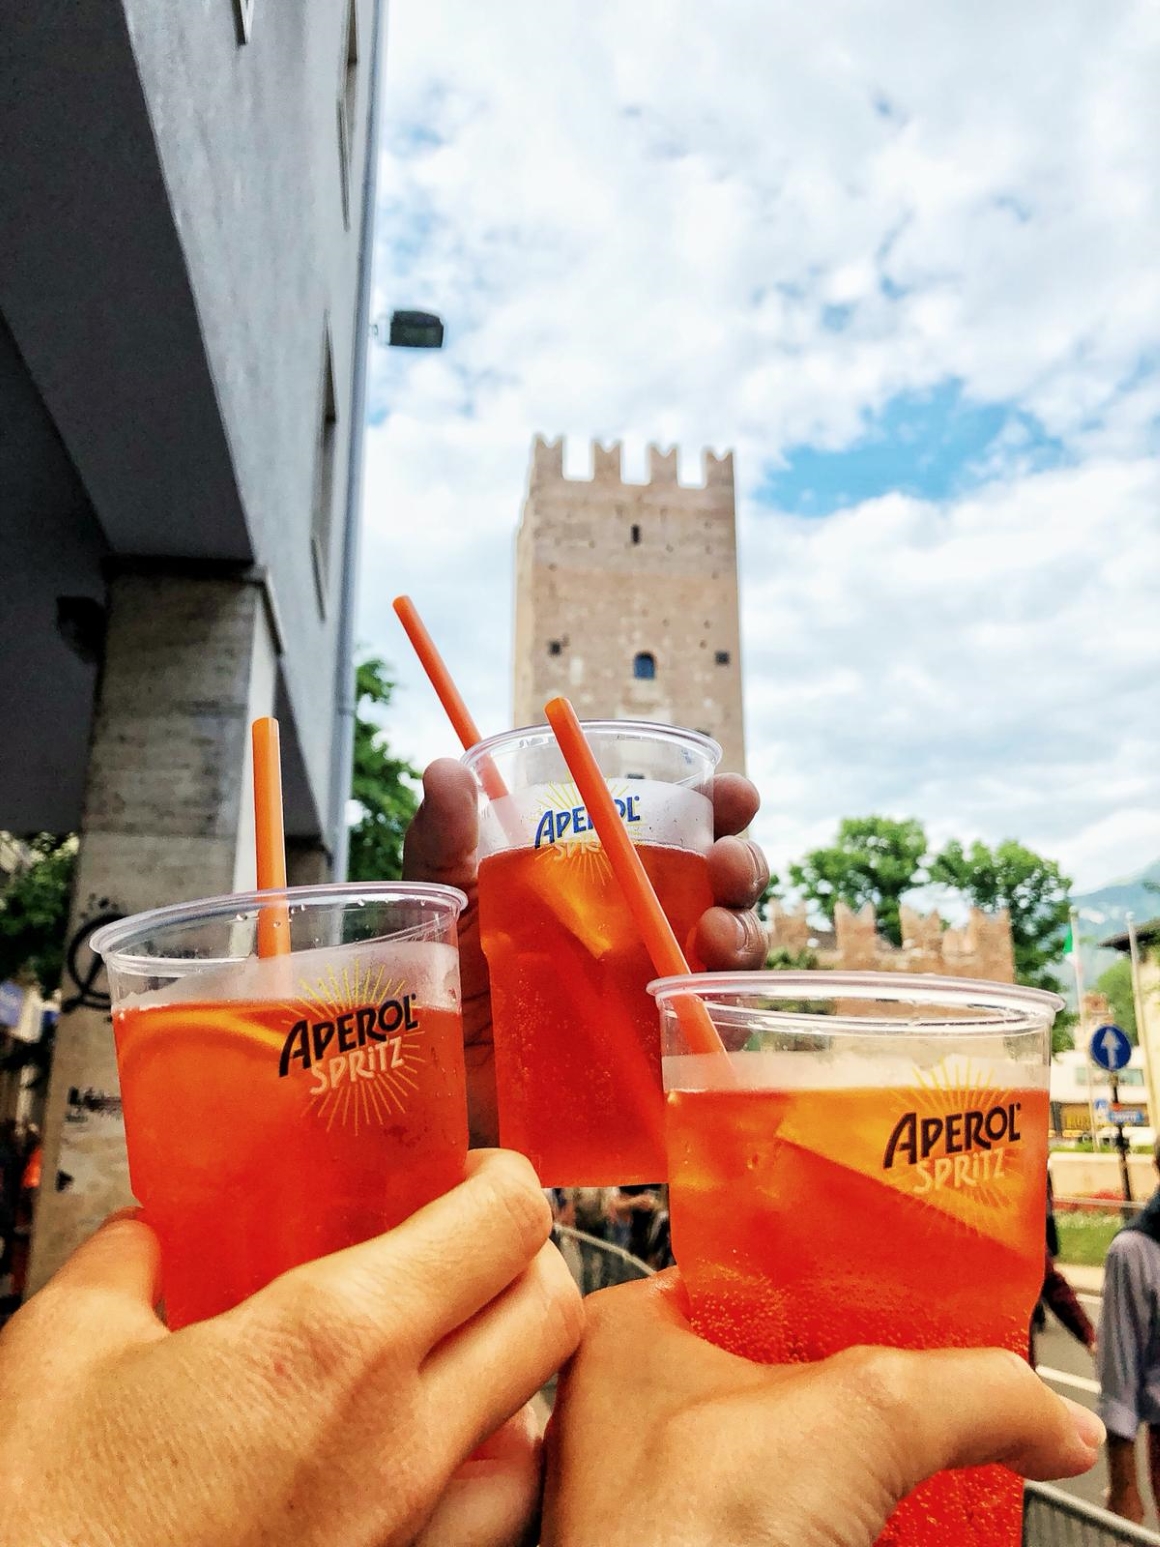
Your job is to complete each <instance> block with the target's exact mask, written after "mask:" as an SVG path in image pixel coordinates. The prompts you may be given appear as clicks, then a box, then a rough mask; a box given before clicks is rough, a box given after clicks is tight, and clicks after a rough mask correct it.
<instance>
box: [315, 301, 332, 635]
mask: <svg viewBox="0 0 1160 1547" xmlns="http://www.w3.org/2000/svg"><path fill="white" fill-rule="evenodd" d="M320 398H321V413H320V415H319V426H318V441H317V444H316V446H315V451H314V511H313V514H312V517H311V523H310V551H311V556H312V558H313V560H314V584H315V588H316V590H317V592H318V609H319V611H320V612H322V613H323V614H325V612H326V601H327V595H328V593H329V587H330V548H331V541H332V538H333V535H334V457H335V441H336V434H337V429H338V409H337V407H336V405H335V395H334V358H333V355H332V353H331V347H330V328H329V326H327V328H326V331H325V336H324V339H323V347H322V383H321V392H320Z"/></svg>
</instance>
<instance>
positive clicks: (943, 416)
mask: <svg viewBox="0 0 1160 1547" xmlns="http://www.w3.org/2000/svg"><path fill="white" fill-rule="evenodd" d="M1063 458H1064V447H1063V444H1062V442H1060V441H1058V440H1056V439H1055V438H1054V437H1052V436H1049V435H1048V434H1046V432H1045V431H1044V429H1043V427H1042V425H1040V423H1039V421H1038V420H1037V419H1036V418H1035V417H1034V415H1032V414H1028V413H1025V412H1023V411H1022V410H1020V409H1018V408H1015V407H1014V406H1013V405H1012V404H1010V403H975V402H972V401H970V400H969V399H965V398H964V397H963V394H962V385H961V383H960V382H958V381H955V380H950V381H945V382H942V383H940V385H939V386H937V387H935V388H933V389H931V390H929V391H926V392H901V393H899V394H898V395H897V396H896V397H893V398H891V399H890V401H889V402H888V403H887V404H886V406H885V407H884V408H883V409H882V410H881V411H880V412H879V413H877V414H873V415H868V416H867V419H866V429H865V432H864V433H863V434H862V435H861V436H860V437H859V438H858V439H857V440H856V441H854V442H853V443H852V444H851V445H849V446H846V447H844V448H843V449H842V450H840V451H826V450H821V449H819V448H817V447H814V446H792V447H790V448H788V449H787V451H786V453H785V465H784V466H782V467H777V468H772V469H770V471H769V472H768V473H767V474H766V477H765V480H764V482H763V484H762V486H761V489H760V491H759V494H758V498H759V499H760V500H761V501H762V503H764V504H767V505H775V506H776V507H777V508H778V509H779V510H788V511H792V512H793V513H794V514H795V515H803V516H828V515H830V514H831V513H832V512H833V511H835V510H841V509H843V508H845V507H846V506H848V505H857V504H860V503H861V502H862V501H863V500H869V499H876V498H877V497H879V496H880V495H883V494H891V493H901V494H910V495H914V496H916V497H917V498H920V499H928V500H942V499H947V498H949V497H950V496H952V495H956V494H960V493H962V492H963V491H964V490H966V489H969V488H972V487H975V486H977V485H978V484H980V483H984V482H986V481H987V480H988V479H989V478H991V477H993V476H995V474H996V473H997V472H999V471H1001V470H1002V468H1003V466H1005V465H1009V464H1010V461H1011V460H1012V459H1016V460H1018V461H1019V463H1020V464H1021V466H1023V467H1024V468H1026V467H1028V466H1031V467H1033V468H1035V469H1039V468H1043V467H1051V466H1055V465H1056V464H1058V463H1059V462H1061V461H1062V460H1063Z"/></svg>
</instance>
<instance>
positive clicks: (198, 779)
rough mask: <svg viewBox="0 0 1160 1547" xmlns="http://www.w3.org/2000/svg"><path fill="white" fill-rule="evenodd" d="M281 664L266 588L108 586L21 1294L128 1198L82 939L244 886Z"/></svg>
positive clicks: (105, 1007) (190, 580) (96, 991)
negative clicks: (101, 928) (258, 723)
mask: <svg viewBox="0 0 1160 1547" xmlns="http://www.w3.org/2000/svg"><path fill="white" fill-rule="evenodd" d="M276 662H277V649H276V641H275V635H274V632H273V627H272V619H271V615H270V612H269V610H268V607H267V605H266V600H265V593H264V588H263V586H262V584H261V583H260V581H255V580H252V579H246V578H234V577H228V578H219V577H214V578H204V577H201V576H197V577H191V576H189V575H157V574H123V575H120V576H118V577H117V578H115V579H114V580H113V581H112V582H111V584H110V588H109V612H108V631H107V636H106V646H105V660H104V666H103V670H102V675H101V682H100V688H99V691H98V696H97V709H96V716H95V720H94V727H93V738H92V744H91V747H90V752H89V768H88V781H87V785H86V790H85V803H84V814H83V817H82V823H81V846H80V853H79V856H78V862H77V880H76V889H75V892H74V895H73V904H72V914H71V918H70V923H69V934H68V949H67V955H66V966H65V974H64V981H63V983H62V986H61V994H62V1000H63V1003H62V1013H61V1017H60V1022H59V1025H58V1028H57V1043H56V1055H55V1059H54V1063H53V1071H52V1080H51V1084H50V1087H49V1095H48V1105H47V1110H46V1114H45V1154H44V1179H43V1182H42V1185H41V1192H40V1199H39V1204H38V1207H37V1213H36V1221H35V1230H34V1235H33V1243H32V1259H31V1264H30V1270H29V1289H30V1290H34V1289H36V1288H38V1287H39V1286H40V1285H41V1284H42V1283H43V1282H44V1280H45V1279H46V1278H48V1277H49V1276H50V1274H51V1273H53V1272H54V1271H55V1269H56V1268H57V1267H58V1266H59V1265H60V1263H61V1262H62V1261H63V1260H64V1258H65V1257H66V1256H67V1255H68V1253H69V1252H70V1251H71V1250H72V1249H73V1247H74V1246H76V1245H77V1243H78V1242H79V1241H81V1240H82V1239H83V1238H84V1237H85V1236H87V1235H88V1234H89V1233H90V1232H91V1231H92V1230H93V1229H94V1228H95V1227H96V1226H97V1225H98V1224H99V1223H100V1221H101V1220H102V1219H103V1218H104V1216H105V1215H106V1214H107V1213H109V1211H110V1210H112V1209H115V1208H119V1207H121V1206H122V1205H123V1204H125V1203H127V1202H129V1201H131V1197H130V1193H129V1183H128V1171H127V1167H126V1161H125V1136H124V1129H123V1126H122V1122H121V1108H120V1097H119V1087H118V1082H117V1066H116V1059H115V1056H114V1049H113V1033H112V1020H111V1017H110V1014H109V1000H108V992H107V982H106V979H105V974H104V972H103V971H101V970H99V968H98V964H97V963H96V961H95V959H94V957H93V955H92V952H91V951H90V950H89V949H88V948H87V945H86V941H87V939H88V937H89V935H90V934H91V933H92V931H93V929H94V928H95V927H96V925H97V924H98V923H99V922H103V921H105V920H107V919H109V918H110V917H119V916H121V915H124V914H127V913H137V912H140V911H141V910H143V909H145V908H152V907H157V906H160V905H161V904H164V903H171V902H181V901H184V900H186V899H189V898H193V897H210V896H216V895H218V894H220V893H223V892H230V891H234V890H238V889H244V888H249V887H252V886H253V884H254V861H253V809H252V801H251V794H250V738H249V723H250V721H251V719H253V718H254V717H255V716H257V715H262V714H270V713H272V712H273V705H274V688H275V675H276ZM46 734H51V726H48V727H46Z"/></svg>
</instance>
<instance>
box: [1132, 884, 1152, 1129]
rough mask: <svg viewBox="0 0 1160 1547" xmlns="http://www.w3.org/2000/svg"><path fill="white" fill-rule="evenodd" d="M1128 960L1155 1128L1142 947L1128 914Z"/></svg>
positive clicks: (1146, 1084) (1150, 1115) (1149, 1117)
mask: <svg viewBox="0 0 1160 1547" xmlns="http://www.w3.org/2000/svg"><path fill="white" fill-rule="evenodd" d="M1128 959H1129V961H1130V963H1131V968H1132V1005H1133V1007H1134V1008H1135V1011H1136V1046H1137V1047H1138V1048H1139V1049H1140V1057H1141V1058H1142V1059H1143V1061H1144V1089H1145V1090H1146V1091H1147V1092H1148V1121H1149V1123H1151V1124H1152V1126H1153V1128H1154V1127H1155V1126H1156V1124H1157V1123H1158V1122H1160V1101H1158V1100H1157V1093H1156V1089H1155V1087H1154V1085H1153V1083H1152V1081H1153V1077H1154V1070H1153V1068H1152V1056H1151V1055H1152V1050H1151V1048H1149V1046H1148V1028H1147V1027H1146V1026H1145V1024H1144V995H1143V994H1142V992H1141V990H1140V947H1139V945H1138V943H1137V941H1136V918H1135V915H1134V914H1132V913H1129V914H1128Z"/></svg>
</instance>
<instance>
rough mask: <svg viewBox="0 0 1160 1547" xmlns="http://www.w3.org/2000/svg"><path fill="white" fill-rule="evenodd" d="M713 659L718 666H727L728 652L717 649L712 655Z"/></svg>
mask: <svg viewBox="0 0 1160 1547" xmlns="http://www.w3.org/2000/svg"><path fill="white" fill-rule="evenodd" d="M713 659H714V661H716V663H717V665H718V666H728V664H729V652H728V650H718V651H717V653H716V655H714V657H713Z"/></svg>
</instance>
